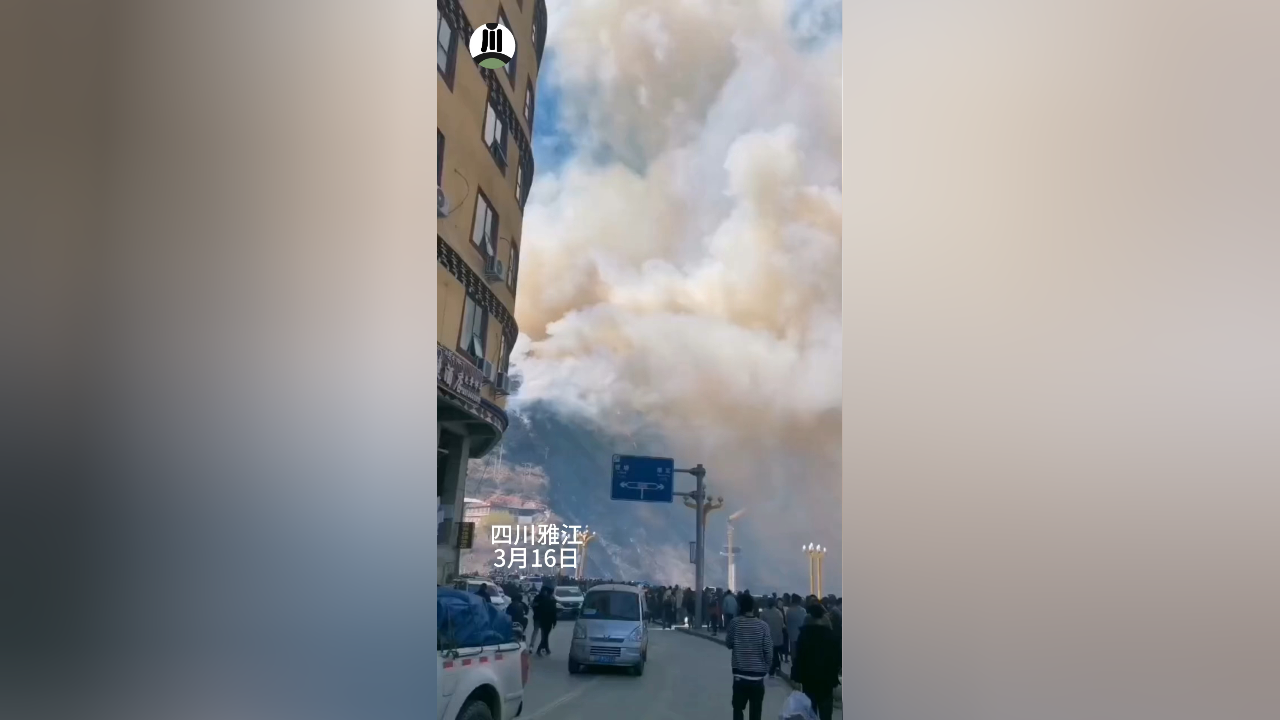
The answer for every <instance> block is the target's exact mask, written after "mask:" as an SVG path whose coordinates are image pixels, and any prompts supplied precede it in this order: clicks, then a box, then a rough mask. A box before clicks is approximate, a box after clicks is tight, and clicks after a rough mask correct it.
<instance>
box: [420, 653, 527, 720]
mask: <svg viewBox="0 0 1280 720" xmlns="http://www.w3.org/2000/svg"><path fill="white" fill-rule="evenodd" d="M518 635H519V633H517V636H518ZM437 655H438V656H439V657H438V660H437V661H436V687H437V688H438V690H437V692H436V718H438V720H511V718H514V717H518V716H519V715H520V712H521V711H522V710H523V709H524V686H525V685H526V684H528V682H529V654H528V653H526V652H524V647H523V646H522V645H521V644H520V643H519V642H512V643H506V644H503V645H489V646H486V647H473V648H458V649H456V650H440V651H439V652H438V653H437Z"/></svg>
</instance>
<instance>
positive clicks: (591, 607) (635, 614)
mask: <svg viewBox="0 0 1280 720" xmlns="http://www.w3.org/2000/svg"><path fill="white" fill-rule="evenodd" d="M582 617H583V618H586V619H590V620H639V619H640V594H639V593H634V592H623V591H620V590H592V591H591V592H589V593H587V597H586V599H585V600H584V601H583V603H582Z"/></svg>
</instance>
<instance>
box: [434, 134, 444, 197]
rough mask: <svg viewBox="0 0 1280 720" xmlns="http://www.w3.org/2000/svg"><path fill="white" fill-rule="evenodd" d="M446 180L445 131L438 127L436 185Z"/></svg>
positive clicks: (438, 185) (439, 185)
mask: <svg viewBox="0 0 1280 720" xmlns="http://www.w3.org/2000/svg"><path fill="white" fill-rule="evenodd" d="M443 182H444V133H442V132H440V128H436V187H441V183H443Z"/></svg>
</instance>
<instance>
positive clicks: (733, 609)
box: [720, 591, 738, 632]
mask: <svg viewBox="0 0 1280 720" xmlns="http://www.w3.org/2000/svg"><path fill="white" fill-rule="evenodd" d="M720 611H721V612H722V613H723V614H724V629H725V632H728V631H729V623H731V622H733V619H734V618H735V617H737V616H738V598H737V597H736V596H734V594H733V591H729V592H726V593H725V594H724V600H723V601H721V603H720Z"/></svg>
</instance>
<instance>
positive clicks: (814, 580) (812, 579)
mask: <svg viewBox="0 0 1280 720" xmlns="http://www.w3.org/2000/svg"><path fill="white" fill-rule="evenodd" d="M800 550H801V551H802V552H804V554H805V555H808V556H809V594H810V595H813V596H815V597H818V598H821V597H822V558H823V557H824V556H825V555H826V554H827V549H826V548H824V547H822V546H821V545H815V544H813V543H809V544H808V545H804V546H801V548H800Z"/></svg>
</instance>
